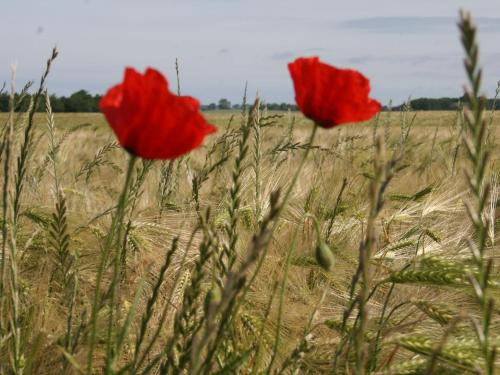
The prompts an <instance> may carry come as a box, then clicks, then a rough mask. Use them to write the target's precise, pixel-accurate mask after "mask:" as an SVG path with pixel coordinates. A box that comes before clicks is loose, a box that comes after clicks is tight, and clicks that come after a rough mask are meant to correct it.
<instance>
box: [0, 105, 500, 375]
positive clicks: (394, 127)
mask: <svg viewBox="0 0 500 375" xmlns="http://www.w3.org/2000/svg"><path fill="white" fill-rule="evenodd" d="M212 116H213V117H212ZM2 117H3V121H2V122H4V121H5V119H6V118H7V116H6V115H3V116H2ZM208 118H209V119H210V120H211V121H212V122H213V123H217V124H218V126H219V127H220V129H221V131H220V133H219V134H218V135H217V136H216V137H213V138H214V139H212V140H211V142H210V144H208V145H207V146H206V147H205V148H204V149H203V150H199V151H197V152H194V153H192V154H191V155H190V156H188V157H187V158H184V159H181V160H179V161H177V162H175V163H170V162H163V163H161V162H155V163H149V162H145V163H142V164H140V165H139V166H138V167H137V170H136V172H135V175H134V176H135V177H134V181H135V182H134V184H135V185H136V186H137V188H136V189H135V190H134V196H133V197H132V198H131V199H133V201H132V202H131V203H130V210H129V211H128V212H127V219H126V228H124V230H125V231H126V236H125V239H126V242H125V243H124V247H125V249H126V255H125V257H126V259H124V270H123V275H122V278H123V279H122V283H123V285H122V287H121V291H120V295H119V301H117V302H116V303H118V304H119V306H120V315H119V318H117V320H116V321H115V323H116V324H117V325H118V326H121V325H123V323H124V319H125V318H126V316H127V313H128V312H130V308H131V307H132V306H135V307H136V311H135V314H134V319H133V320H132V322H130V327H129V329H128V332H127V334H126V335H125V337H123V343H122V345H121V346H122V348H121V351H120V353H119V354H120V356H119V358H118V359H119V361H118V362H119V363H125V362H127V361H129V360H131V359H133V358H134V356H135V355H136V354H135V351H136V347H137V339H138V335H139V332H140V331H141V321H142V319H141V316H143V314H147V315H148V316H150V319H151V320H152V325H151V327H152V328H151V331H148V332H146V333H145V334H144V335H145V338H144V339H143V340H144V341H145V342H146V343H147V342H149V341H150V340H151V337H152V336H153V334H154V331H155V328H156V327H158V324H159V323H158V322H159V321H160V320H163V321H164V326H163V328H162V329H161V331H160V333H159V335H160V337H159V338H158V340H157V342H156V343H155V344H154V346H153V348H152V349H151V353H150V354H149V356H151V357H154V355H155V354H157V353H159V352H160V351H161V350H162V349H163V347H164V345H165V343H166V342H167V341H166V340H167V338H168V337H169V334H170V330H171V329H172V328H171V327H172V325H173V324H174V320H175V319H174V317H175V313H176V311H177V309H178V308H180V306H181V305H182V303H183V302H182V301H183V296H184V295H185V293H186V291H188V290H190V288H191V287H193V285H192V284H193V283H194V282H195V281H196V280H197V279H193V278H194V277H195V276H198V275H197V273H198V272H200V271H199V269H198V267H197V265H198V263H199V255H200V254H199V251H200V250H199V249H200V247H201V248H202V245H203V243H204V242H203V241H204V236H203V235H202V234H200V233H199V232H195V236H194V238H192V237H191V236H192V234H193V230H194V229H195V228H196V226H197V225H198V222H199V217H200V215H201V217H205V212H206V209H207V208H208V207H210V217H209V219H208V220H207V222H206V225H207V228H209V229H207V230H210V238H211V239H212V241H213V244H212V245H211V246H212V248H211V254H210V256H209V257H208V259H204V260H203V262H204V266H205V267H206V268H205V269H204V272H203V278H202V279H201V280H198V281H196V282H197V283H198V284H197V285H196V287H197V288H199V289H198V291H197V293H198V294H199V295H197V300H196V301H197V302H196V304H195V307H196V309H203V308H202V302H200V299H203V298H204V295H205V294H206V293H207V291H209V290H210V289H211V288H212V287H213V285H215V284H217V283H218V282H220V281H221V280H219V272H221V270H220V265H219V264H218V259H219V258H220V257H221V253H220V252H221V251H223V249H224V247H225V246H228V245H229V244H230V242H228V241H229V240H231V233H232V232H231V230H228V229H230V228H231V226H232V225H233V224H232V222H233V221H236V222H237V224H236V225H237V230H236V233H237V239H236V242H235V244H234V246H235V251H234V253H235V255H236V256H237V258H238V261H240V260H241V259H244V258H245V256H246V255H247V249H248V243H249V242H250V241H251V237H252V235H253V234H254V233H255V231H256V230H257V229H258V227H259V221H260V222H261V221H262V220H263V218H264V217H265V215H267V212H268V209H269V200H270V195H271V193H272V192H273V191H275V190H276V189H277V188H278V187H279V186H283V187H284V188H286V185H287V183H288V182H289V181H290V179H291V176H292V175H293V172H294V168H295V167H296V165H297V161H298V159H299V158H300V157H301V153H302V152H303V148H304V147H305V145H306V142H307V134H308V133H309V131H310V124H309V121H308V120H305V119H304V118H302V117H300V116H297V115H295V114H293V115H292V114H290V115H285V116H282V115H281V116H280V117H276V116H275V115H273V114H266V113H261V114H259V115H257V116H256V117H255V121H254V123H253V124H252V128H251V134H250V135H249V136H248V139H247V140H246V145H247V147H248V151H247V152H246V155H245V157H244V158H243V160H242V161H241V162H240V163H239V165H240V166H239V167H238V168H239V169H240V171H239V172H238V173H239V175H238V176H239V177H238V180H239V181H240V182H239V186H240V187H239V195H238V196H239V205H238V208H237V209H236V210H235V211H234V212H232V211H231V207H232V205H233V204H234V202H232V201H231V194H229V193H228V191H229V189H231V186H232V185H231V180H232V179H233V178H234V176H233V175H232V174H233V172H234V170H235V168H237V167H236V164H237V163H236V160H237V159H241V152H239V151H238V150H239V148H238V142H240V139H241V137H242V133H241V131H242V128H241V127H240V123H241V121H242V118H241V114H238V113H233V114H229V113H227V112H225V113H221V114H211V115H209V117H208ZM492 118H493V119H494V120H493V122H492V126H491V129H492V133H491V134H492V136H491V138H490V140H491V143H490V145H491V146H490V147H491V148H492V149H493V150H494V148H495V147H497V146H496V139H497V136H498V125H500V117H499V116H498V115H496V116H494V117H492ZM246 121H248V119H246V117H245V119H244V122H246ZM462 121H463V119H462V114H461V112H442V113H432V114H430V113H413V112H410V111H407V112H394V113H383V114H381V115H380V116H379V117H378V118H377V119H376V120H374V121H373V122H372V123H369V124H368V123H367V124H360V125H356V126H346V127H341V128H339V129H338V130H334V131H331V132H329V131H320V132H319V134H318V138H317V140H318V141H317V143H316V144H315V148H314V149H313V150H312V151H311V158H310V159H309V160H308V161H307V163H306V165H305V168H304V171H303V176H304V178H302V179H301V180H299V183H298V185H297V188H296V190H295V191H294V193H293V195H292V198H291V200H290V203H289V205H288V206H287V208H286V209H285V212H284V213H283V218H282V219H281V220H280V221H279V226H278V228H277V230H276V232H275V235H274V238H273V240H272V241H271V244H270V248H269V254H268V256H267V257H266V259H265V261H264V262H263V264H262V270H261V273H260V275H259V276H258V277H257V278H256V280H255V283H254V284H253V285H252V288H251V289H249V290H248V291H247V297H246V299H245V303H244V304H243V306H241V309H240V311H239V313H238V314H237V316H235V317H234V320H233V321H232V326H231V329H230V331H229V332H230V333H229V334H228V336H227V337H226V338H225V340H226V341H227V342H226V343H225V345H227V346H228V349H226V350H227V351H226V353H222V352H221V353H219V355H220V356H221V358H220V360H221V363H227V362H231V361H232V360H234V359H235V357H234V358H233V356H236V355H237V353H246V352H248V351H250V353H251V354H248V356H247V358H240V359H241V363H239V366H241V368H243V369H244V368H252V367H253V366H258V367H257V368H260V370H264V369H265V368H266V367H267V366H268V365H269V364H270V362H271V360H272V355H273V353H274V349H273V348H276V349H277V352H276V358H274V360H273V362H274V367H275V368H276V369H279V368H280V367H281V366H284V365H285V364H286V363H289V362H293V366H300V369H301V371H304V372H311V373H315V372H320V371H325V372H327V371H328V369H331V366H332V359H333V358H332V353H333V351H334V349H335V347H336V346H337V344H338V341H339V340H340V339H341V336H340V335H339V332H340V327H341V325H342V314H343V309H344V307H346V306H347V305H348V303H349V289H350V283H351V276H352V274H353V273H354V272H355V270H356V264H357V257H358V247H359V243H360V239H361V238H363V235H364V233H365V231H366V220H367V211H368V207H369V204H370V203H369V194H368V191H369V186H370V181H371V180H372V179H373V176H374V171H373V156H374V152H375V139H377V137H381V138H382V139H383V140H384V142H385V144H386V155H390V154H391V152H392V151H393V150H397V149H399V148H400V147H402V145H404V149H405V154H404V156H403V158H402V159H401V160H400V161H399V163H398V166H397V168H396V170H395V176H394V177H393V180H392V181H391V184H390V185H389V187H388V189H387V192H386V196H387V200H386V204H385V206H384V209H383V210H382V212H381V214H380V217H379V218H378V219H377V220H376V223H375V225H376V232H377V240H376V250H375V252H374V254H373V260H372V262H373V266H374V272H373V275H374V276H373V277H374V285H375V284H378V285H379V286H378V288H377V290H376V291H375V293H374V295H373V296H372V298H371V300H370V302H369V308H370V316H371V317H373V318H372V319H370V323H369V325H368V327H367V332H366V342H367V343H370V345H377V347H378V349H377V356H376V357H374V358H376V362H374V369H377V370H383V369H385V370H387V369H392V371H393V372H394V373H404V372H403V370H402V368H407V370H404V371H407V372H406V373H416V368H423V369H425V368H426V366H428V364H429V359H431V358H432V356H433V353H434V352H435V350H436V348H438V347H439V344H440V343H441V342H442V343H443V344H444V347H443V348H441V349H440V351H441V353H440V354H439V356H438V358H437V363H438V364H441V365H442V366H444V367H446V368H447V369H448V370H447V371H448V372H449V373H454V372H456V373H461V372H463V371H464V370H465V369H471V370H472V369H473V368H474V365H475V364H476V361H478V358H479V357H478V356H477V355H476V353H475V350H476V349H475V347H476V346H475V341H474V337H473V336H472V333H471V331H470V327H469V323H468V322H467V320H466V319H465V316H466V315H467V314H468V313H472V314H474V312H475V305H474V303H473V298H472V296H471V290H470V287H468V283H469V282H468V280H467V275H466V273H467V270H468V269H471V267H472V265H471V264H470V257H469V255H468V251H467V250H466V243H465V242H466V240H467V238H469V236H470V234H471V227H470V223H469V221H468V219H467V214H466V212H465V208H464V206H463V203H462V200H463V198H464V196H466V195H467V194H468V193H467V191H468V190H467V186H466V184H465V182H464V178H463V172H462V170H463V167H464V149H463V147H462V146H461V132H462ZM54 123H55V128H54V129H52V128H50V127H49V128H48V127H47V119H46V118H45V117H44V116H42V115H39V116H37V117H36V118H35V128H34V136H33V139H34V146H36V149H35V152H34V154H33V155H32V156H31V158H30V163H29V168H27V178H26V186H25V192H24V197H23V200H22V204H21V207H20V209H19V225H18V229H17V230H18V235H17V237H18V241H17V244H16V245H17V248H18V254H17V257H18V269H19V271H18V281H17V284H18V288H19V295H20V306H22V308H21V309H20V310H19V312H18V313H19V314H20V316H22V317H23V318H22V322H23V327H22V330H21V335H22V336H21V338H20V339H21V344H22V347H23V350H24V351H25V352H24V356H25V358H26V360H27V362H26V363H25V364H24V372H25V373H55V372H58V371H61V368H62V367H60V366H63V367H64V368H66V371H69V372H71V371H74V370H71V371H70V369H71V368H72V366H71V365H70V366H68V365H67V363H68V358H71V361H75V362H77V363H81V364H82V365H81V366H83V364H84V363H85V357H86V354H87V353H86V352H87V349H88V348H87V345H88V338H87V336H86V332H85V328H86V327H85V321H86V319H88V314H89V309H90V302H91V299H92V293H93V291H92V290H93V287H94V285H95V277H96V275H95V270H96V268H97V261H98V259H99V251H100V250H99V249H100V248H101V246H102V245H100V243H101V244H102V241H103V238H104V237H105V234H106V231H107V230H108V229H107V228H108V227H109V214H110V213H111V212H112V210H113V207H114V205H115V202H116V201H117V197H118V195H119V193H120V188H121V185H122V181H121V180H123V175H124V169H125V168H126V163H127V155H126V152H124V151H123V150H121V149H120V148H118V147H117V145H116V143H115V141H114V140H113V136H112V134H111V132H110V131H109V130H108V128H107V127H106V126H105V123H104V120H103V118H102V116H101V115H99V114H95V115H94V114H89V115H80V114H61V115H58V116H56V117H55V121H54ZM19 124H22V121H20V122H19ZM410 124H412V127H411V130H410ZM226 125H227V126H226ZM21 129H22V128H21V125H19V128H18V130H19V131H20V130H21ZM224 129H226V130H225V131H224ZM407 132H409V134H408V135H406V134H407ZM52 136H54V137H55V145H56V147H55V148H54V149H52V151H51V146H50V144H51V141H50V139H51V137H52ZM54 150H55V152H56V155H57V157H55V158H53V156H51V155H52V154H51V152H52V153H53V152H54ZM207 155H208V156H207ZM53 159H54V160H57V168H56V170H57V175H55V174H54V172H53V169H52V167H51V164H52V163H53V161H52V160H53ZM499 171H500V166H499V164H498V154H493V156H492V160H491V172H490V174H489V178H490V179H491V181H492V184H491V191H492V195H491V198H490V200H491V203H490V204H489V205H488V209H487V213H486V214H487V215H488V217H489V218H490V220H491V223H492V226H491V227H490V228H489V230H488V246H489V248H491V251H492V252H496V250H495V249H496V248H497V246H496V238H497V235H496V231H495V226H494V224H495V223H496V198H497V192H498V188H499V186H498V178H497V176H498V172H499ZM56 178H57V182H56ZM197 181H200V182H201V183H199V182H197ZM56 183H57V184H58V185H59V187H60V192H61V196H58V195H57V194H56V191H55V190H54V186H55V184H56ZM196 184H200V185H201V186H196ZM195 192H196V194H195ZM61 197H63V199H62V200H61ZM197 201H198V202H199V203H197ZM58 202H63V203H64V209H61V208H60V207H59V206H60V205H61V203H58ZM198 205H199V207H197V206H198ZM316 221H317V223H318V225H319V228H320V232H321V238H322V239H323V240H324V241H326V242H327V243H328V244H329V246H330V247H331V249H332V250H333V252H334V255H335V259H336V262H335V266H334V267H333V269H332V271H330V272H327V271H325V270H323V269H322V268H321V267H320V266H318V265H317V263H316V261H315V258H314V251H315V246H316V242H317V233H316V232H315V230H316V229H315V222H316ZM177 237H178V240H177V250H176V252H175V253H174V254H173V255H172V256H171V259H169V267H168V269H167V270H166V271H165V270H164V269H163V265H164V262H165V254H166V252H167V253H168V252H169V250H170V249H171V248H172V243H173V241H174V239H176V238H177ZM233 241H234V240H233ZM62 244H64V246H62ZM188 244H189V246H188ZM285 273H287V278H286V280H287V282H286V284H284V283H283V280H285V279H284V276H285ZM494 275H496V272H495V273H494ZM106 277H107V278H109V277H112V275H107V276H106ZM108 281H109V280H108ZM159 281H162V283H161V284H160V285H158V282H159ZM139 286H140V287H139ZM186 287H187V289H185V288H186ZM138 290H142V292H140V293H139V294H137V291H138ZM152 291H156V293H158V295H157V296H156V299H157V300H156V301H155V302H156V303H155V304H153V305H152V306H150V305H151V304H150V303H148V301H150V298H151V293H152ZM495 293H496V292H495ZM273 296H274V298H273ZM135 298H137V299H138V302H137V303H134V299H135ZM148 310H150V311H148ZM163 311H166V313H165V316H162V312H163ZM70 316H71V321H69V323H70V326H69V327H68V325H67V324H63V322H67V321H68V318H69V317H70ZM106 318H107V313H106V312H105V311H103V312H102V316H100V319H102V321H103V322H102V324H103V325H105V321H106ZM309 319H311V321H309ZM350 324H352V323H350ZM495 327H496V326H495ZM102 329H104V326H103V327H102ZM277 333H278V335H277ZM101 334H102V335H104V334H105V332H104V331H103V332H102V333H101ZM445 334H446V335H448V336H449V339H448V340H446V342H444V341H442V338H443V335H445ZM68 336H69V337H68ZM277 338H278V339H279V341H278V345H277V346H276V345H275V344H276V340H277ZM66 340H71V341H72V342H71V345H69V346H68V347H67V349H66V350H67V353H69V354H70V355H71V357H69V356H68V355H64V354H63V353H65V351H63V350H62V348H65V345H67V344H65V341H66ZM102 345H104V343H101V344H99V347H101V346H102ZM104 349H105V348H104V347H102V349H99V350H98V352H100V350H104ZM3 353H7V351H3ZM140 353H142V351H140ZM180 354H182V353H180ZM257 354H258V355H257ZM223 355H226V356H227V357H228V358H223V357H222V356H223ZM118 359H117V360H118ZM1 362H2V363H3V364H5V365H7V363H8V360H7V358H4V359H3V360H2V361H1ZM65 364H66V365H65ZM339 365H340V364H339ZM341 365H342V366H346V365H347V364H346V363H343V364H341ZM96 366H97V363H96ZM291 366H292V365H291ZM453 369H455V371H454V370H453ZM412 371H413V372H412Z"/></svg>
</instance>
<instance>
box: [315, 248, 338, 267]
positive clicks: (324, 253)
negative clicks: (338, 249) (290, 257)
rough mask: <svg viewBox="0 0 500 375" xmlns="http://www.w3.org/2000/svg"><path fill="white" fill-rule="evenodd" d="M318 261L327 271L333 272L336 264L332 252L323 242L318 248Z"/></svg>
mask: <svg viewBox="0 0 500 375" xmlns="http://www.w3.org/2000/svg"><path fill="white" fill-rule="evenodd" d="M316 261H317V262H318V264H319V265H320V266H321V267H322V268H323V269H324V270H326V271H331V269H332V268H333V266H334V264H335V258H334V256H333V253H332V250H330V248H329V247H328V245H327V244H326V243H325V242H323V241H321V242H320V243H319V244H318V245H317V246H316Z"/></svg>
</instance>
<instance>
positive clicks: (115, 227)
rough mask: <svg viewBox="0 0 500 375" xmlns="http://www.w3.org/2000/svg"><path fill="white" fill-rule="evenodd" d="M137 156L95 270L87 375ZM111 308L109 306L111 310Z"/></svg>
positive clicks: (112, 286)
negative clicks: (108, 267) (105, 282)
mask: <svg viewBox="0 0 500 375" xmlns="http://www.w3.org/2000/svg"><path fill="white" fill-rule="evenodd" d="M137 159H138V158H137V156H135V155H131V156H130V160H129V162H128V168H127V174H126V177H125V183H124V186H123V190H122V192H121V194H120V198H119V199H118V205H117V206H116V212H115V215H114V216H113V219H112V221H111V227H110V230H109V232H108V235H107V237H106V243H105V246H104V248H103V250H102V253H101V261H100V264H99V268H98V270H97V276H96V286H95V293H94V300H93V303H92V315H91V318H90V348H89V352H88V357H87V373H88V374H91V373H92V362H93V355H94V348H95V341H96V329H97V327H96V326H97V314H98V313H99V310H100V307H101V302H102V301H101V296H100V287H101V282H102V277H103V274H104V270H105V268H106V264H107V263H108V260H109V255H110V253H111V250H112V248H113V244H114V243H115V241H114V240H115V232H117V231H118V232H119V233H120V232H121V230H120V228H121V225H122V222H123V217H124V215H125V208H126V206H127V199H128V193H129V190H130V185H131V182H132V175H133V171H134V164H135V162H136V161H137ZM114 261H115V262H118V261H119V259H115V260H114ZM115 282H116V280H113V284H114V283H115ZM114 288H115V285H111V286H110V291H112V292H114ZM112 308H113V306H111V309H112Z"/></svg>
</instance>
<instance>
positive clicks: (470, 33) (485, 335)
mask: <svg viewBox="0 0 500 375" xmlns="http://www.w3.org/2000/svg"><path fill="white" fill-rule="evenodd" d="M458 26H459V28H460V31H461V35H462V44H463V47H464V50H465V54H466V57H465V60H464V65H465V70H466V73H467V78H468V80H469V87H465V96H466V99H467V102H468V104H469V108H468V109H466V110H465V126H466V132H465V134H464V147H465V149H466V150H467V156H468V158H469V161H470V168H469V169H468V170H466V178H467V182H468V184H469V189H470V192H471V194H472V200H471V201H465V206H466V209H467V213H468V215H469V218H470V221H471V223H472V225H473V228H474V240H472V239H471V240H469V243H468V244H469V249H470V251H471V253H472V257H473V260H474V262H475V264H476V267H477V270H478V272H477V275H474V274H472V273H471V274H470V275H469V279H470V282H471V284H472V287H473V290H474V294H475V296H476V299H477V302H478V304H479V308H480V314H481V320H478V319H476V318H475V317H471V320H472V322H473V325H474V328H475V331H476V335H477V339H478V343H479V346H480V348H481V352H482V355H483V360H484V373H485V374H488V375H490V374H493V373H494V366H495V363H494V361H495V352H496V348H495V346H494V345H493V344H492V343H491V342H490V341H491V338H490V326H491V320H492V314H493V298H492V296H490V293H489V284H490V272H491V270H492V267H493V261H492V259H491V258H489V256H488V254H487V246H486V239H487V230H488V225H487V223H486V222H485V215H484V214H485V209H486V204H487V200H488V193H489V190H490V189H489V186H488V183H487V182H486V181H485V174H486V173H487V166H488V163H487V160H488V152H487V150H486V149H485V145H484V144H485V139H486V137H487V131H488V126H487V121H486V119H485V116H484V111H485V107H486V99H485V98H484V97H482V96H480V87H481V75H482V70H481V68H480V67H479V47H478V44H477V41H476V27H475V25H474V24H473V22H472V20H471V16H470V14H469V13H466V12H463V11H462V12H461V13H460V22H459V24H458Z"/></svg>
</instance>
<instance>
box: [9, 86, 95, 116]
mask: <svg viewBox="0 0 500 375" xmlns="http://www.w3.org/2000/svg"><path fill="white" fill-rule="evenodd" d="M101 98H102V95H92V94H89V93H88V92H87V91H85V90H80V91H77V92H75V93H73V94H71V95H70V96H67V97H66V96H57V95H50V104H51V106H52V112H99V111H100V109H99V100H101ZM16 101H17V100H16ZM29 103H30V97H29V95H26V96H24V97H23V100H22V101H21V102H20V103H19V105H18V108H16V110H20V111H24V110H26V109H27V108H28V107H29ZM8 110H9V95H8V94H6V93H2V94H0V112H7V111H8ZM37 111H38V112H43V111H45V100H40V101H39V105H38V108H37Z"/></svg>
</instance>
